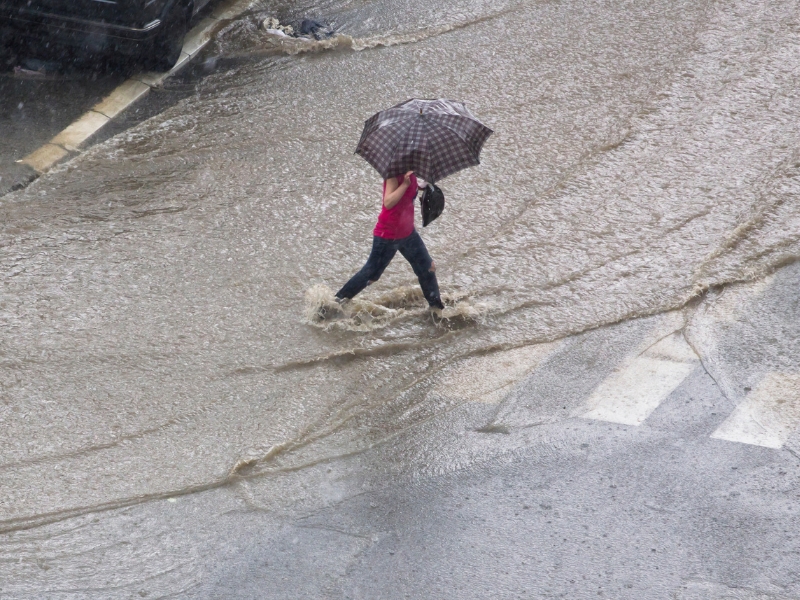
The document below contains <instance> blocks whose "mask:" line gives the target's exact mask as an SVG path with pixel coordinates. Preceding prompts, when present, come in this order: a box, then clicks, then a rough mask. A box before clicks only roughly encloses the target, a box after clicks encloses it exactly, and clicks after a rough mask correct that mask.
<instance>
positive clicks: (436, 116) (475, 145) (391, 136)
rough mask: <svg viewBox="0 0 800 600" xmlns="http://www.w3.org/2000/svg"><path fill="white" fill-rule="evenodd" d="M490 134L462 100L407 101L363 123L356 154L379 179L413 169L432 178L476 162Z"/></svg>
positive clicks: (441, 176) (425, 176)
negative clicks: (379, 175)
mask: <svg viewBox="0 0 800 600" xmlns="http://www.w3.org/2000/svg"><path fill="white" fill-rule="evenodd" d="M491 134H492V130H491V129H489V128H488V127H486V126H485V125H484V124H483V123H481V122H480V121H478V119H476V118H475V116H474V115H473V114H472V113H471V112H470V111H469V110H468V109H467V107H466V106H464V105H463V104H462V103H461V102H454V101H453V100H407V101H406V102H403V103H401V104H398V105H397V106H393V107H392V108H389V109H387V110H382V111H381V112H379V113H377V114H375V115H373V116H372V117H371V118H370V119H368V120H367V122H366V123H364V132H363V133H362V134H361V139H360V140H359V142H358V147H357V148H356V154H360V155H361V156H362V157H363V158H364V160H366V161H367V162H368V163H369V164H371V165H372V166H373V167H375V169H377V171H378V173H380V174H381V177H383V178H384V179H389V178H390V177H398V176H400V175H403V174H405V173H407V172H408V171H414V173H415V174H416V175H417V176H419V177H422V178H423V179H424V180H426V181H430V182H434V181H439V180H441V179H444V178H445V177H447V176H448V175H452V174H453V173H455V172H456V171H460V170H461V169H466V168H467V167H472V166H474V165H477V164H480V160H479V155H480V152H481V147H482V146H483V143H484V142H485V141H486V139H487V138H488V137H489V136H490V135H491Z"/></svg>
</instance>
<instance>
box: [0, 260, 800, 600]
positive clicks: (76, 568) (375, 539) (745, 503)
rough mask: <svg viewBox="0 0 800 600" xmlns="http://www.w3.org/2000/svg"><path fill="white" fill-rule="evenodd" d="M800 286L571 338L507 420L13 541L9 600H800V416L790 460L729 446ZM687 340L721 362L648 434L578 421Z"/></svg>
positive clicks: (487, 414) (507, 411) (698, 376)
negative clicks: (642, 360)
mask: <svg viewBox="0 0 800 600" xmlns="http://www.w3.org/2000/svg"><path fill="white" fill-rule="evenodd" d="M798 284H800V264H795V265H792V266H789V267H786V268H784V269H782V270H780V271H779V272H778V273H777V274H776V276H774V277H772V278H770V279H769V280H768V281H766V282H756V283H755V284H746V285H743V286H734V287H733V288H731V290H726V291H723V292H722V294H716V295H715V294H711V295H709V296H708V297H706V298H705V299H703V300H702V301H701V302H698V303H696V304H695V305H694V306H692V307H687V309H685V310H683V311H680V312H679V313H673V314H667V315H657V316H654V317H648V318H644V319H638V320H633V321H629V322H625V323H620V324H618V325H613V326H609V327H603V328H600V329H597V330H594V331H590V332H586V333H584V334H581V335H578V336H573V337H572V338H569V339H567V340H565V341H564V342H563V343H561V344H560V345H559V346H558V347H557V348H556V349H555V350H554V351H553V353H552V354H551V359H550V360H548V361H544V362H542V363H541V364H540V366H539V367H537V368H535V369H534V370H533V371H532V372H530V373H529V374H528V375H527V376H526V377H524V378H523V379H522V380H521V381H520V382H519V383H518V384H517V385H516V386H515V390H513V391H512V392H511V393H510V394H507V395H506V396H505V399H504V400H502V401H501V402H499V403H497V402H487V401H476V402H468V403H465V404H462V405H461V406H459V407H457V408H456V409H455V410H453V411H451V412H449V413H444V414H439V415H438V416H436V417H434V418H432V419H431V420H429V421H428V422H426V423H424V424H423V425H421V426H418V427H413V428H410V429H408V430H406V431H404V432H402V433H401V434H400V435H399V436H397V437H396V438H394V439H391V440H388V441H387V442H385V443H383V444H380V445H378V446H375V447H374V448H372V449H370V450H368V451H365V452H363V453H357V454H355V455H351V456H345V457H340V458H333V459H330V460H324V461H322V462H320V463H318V464H316V465H312V466H309V467H308V468H306V469H302V470H299V471H290V472H284V473H282V474H279V475H277V476H276V475H274V474H273V475H272V476H269V477H258V476H256V477H252V478H242V479H240V480H238V481H236V482H232V483H231V484H229V485H227V486H224V487H222V488H218V489H213V490H209V491H206V492H201V493H194V494H187V495H182V496H176V497H170V498H162V499H159V500H154V501H149V502H142V503H140V504H137V505H135V506H131V507H127V508H122V509H116V510H111V511H100V512H91V513H89V514H85V515H81V516H77V517H74V518H69V519H63V520H59V521H57V522H55V523H52V524H49V525H44V526H41V527H35V528H32V529H27V530H21V531H16V532H14V533H6V534H3V535H2V536H0V552H2V554H0V569H1V571H0V581H2V583H0V598H4V599H5V598H8V599H12V598H14V599H22V598H26V599H27V598H43V597H47V598H104V599H106V598H108V599H111V598H207V599H214V598H237V599H253V600H256V599H272V598H275V599H289V598H353V599H374V598H387V599H395V598H397V599H400V598H470V599H472V598H475V599H479V598H503V599H505V598H525V599H528V598H567V599H576V600H582V599H589V598H597V597H604V598H617V599H631V600H633V599H637V600H639V599H678V600H723V599H726V600H728V599H738V600H787V599H792V598H800V577H798V570H797V565H798V556H800V502H798V500H800V429H797V427H796V425H797V424H798V416H800V413H798V412H794V413H786V414H785V415H784V416H785V417H786V423H788V424H789V426H790V429H791V431H787V433H786V437H785V441H784V442H783V443H782V444H781V445H780V446H779V447H766V446H764V445H758V444H757V443H742V442H741V441H731V440H724V439H719V437H718V435H717V433H718V432H719V431H721V430H722V429H723V427H724V425H725V423H731V422H732V415H734V414H735V413H736V411H737V409H738V408H741V406H740V405H743V404H744V403H743V402H739V403H738V404H737V403H736V402H735V401H734V400H735V398H734V396H736V395H737V394H742V393H744V392H742V391H741V390H745V389H748V388H747V387H746V386H744V385H743V383H746V382H747V377H748V371H753V370H756V371H759V370H762V371H763V369H764V368H769V367H770V365H769V361H768V360H765V359H764V356H765V354H764V353H765V352H766V354H769V353H770V352H771V351H774V353H776V354H778V355H783V354H785V353H786V350H787V349H788V350H791V349H792V348H793V345H795V344H796V338H794V334H792V333H791V332H792V331H794V330H795V329H796V327H797V325H796V323H797V322H798V321H800V319H798V317H800V314H799V313H798V304H797V302H796V300H795V299H794V298H793V294H792V290H793V289H796V286H797V285H798ZM726 294H727V299H728V302H730V300H731V298H733V300H734V301H735V302H734V304H735V306H736V307H738V308H737V309H736V311H735V312H734V313H731V312H730V306H729V305H726V300H725V298H726ZM743 308H744V309H745V310H744V311H742V310H741V309H743ZM731 322H733V323H734V325H731ZM681 323H682V324H683V325H682V326H681V327H680V329H678V332H677V335H678V336H679V337H680V338H681V339H686V340H689V341H691V342H692V344H693V345H695V344H699V347H700V348H707V349H708V350H709V352H708V354H706V352H705V351H702V350H701V361H700V362H696V363H694V367H693V368H692V369H691V370H689V371H688V372H687V373H686V374H685V375H684V376H683V378H682V380H681V382H680V383H679V385H677V387H675V388H674V389H673V390H672V391H671V392H669V393H668V394H667V395H666V396H665V397H664V398H661V399H660V400H659V402H658V404H657V406H656V407H655V408H654V409H653V410H652V412H650V413H649V414H648V416H647V418H646V419H644V421H643V422H642V423H641V424H639V425H626V424H621V423H615V422H610V421H608V420H603V419H598V418H587V417H585V416H580V413H581V409H580V407H581V406H584V407H585V406H586V396H587V395H588V394H587V391H591V390H592V389H597V387H598V386H596V385H595V382H596V381H602V380H603V379H606V380H608V378H609V374H610V373H613V372H614V369H613V368H612V367H613V365H617V370H619V365H618V358H619V356H618V354H617V353H616V352H617V350H618V349H619V348H622V347H625V346H629V345H630V344H631V343H632V342H634V343H635V341H636V340H640V341H641V340H642V339H644V340H645V345H649V347H651V348H652V346H653V344H651V343H650V341H652V340H651V338H649V337H648V336H649V335H651V334H653V332H655V335H656V337H659V336H663V335H664V334H665V332H669V331H670V330H672V329H673V328H675V327H676V325H678V326H679V325H680V324H681ZM780 330H783V331H785V332H787V333H788V334H789V335H787V338H786V339H784V340H782V341H781V342H780V343H778V345H777V346H773V345H772V342H771V340H772V339H773V338H772V337H771V336H772V335H773V334H774V332H775V331H780ZM758 332H760V333H758ZM761 334H763V335H761ZM760 335H761V338H759V336H760ZM703 339H705V342H704V341H702V340H703ZM733 339H738V340H747V341H748V348H747V349H746V350H745V351H741V352H737V351H736V348H735V344H733V345H731V344H732V340H733ZM759 339H761V342H759ZM646 340H650V341H646ZM709 340H710V342H709ZM720 351H721V354H720ZM630 358H631V357H630V356H629V360H628V364H629V365H635V364H636V357H635V356H634V357H633V360H630ZM693 360H694V359H693ZM628 368H629V369H630V368H635V367H633V366H629V367H628ZM639 375H640V376H641V378H642V379H643V380H645V382H646V380H647V377H648V376H647V373H639ZM734 388H736V389H734ZM737 390H738V391H737ZM649 393H650V392H649V391H648V388H647V386H646V385H645V386H644V387H639V388H638V394H639V396H647V395H648V394H649ZM571 396H572V397H571ZM576 398H577V401H576V400H575V399H576ZM553 402H556V403H557V404H560V403H562V402H564V403H569V404H570V405H571V406H573V407H574V406H577V407H578V409H579V410H577V411H571V415H572V416H563V415H562V416H561V417H560V418H555V417H552V415H551V416H550V417H548V416H547V415H546V414H545V413H546V412H547V410H548V409H547V406H548V405H549V404H552V403H553ZM795 406H797V405H796V404H795ZM737 407H738V408H737ZM556 408H560V407H558V406H557V407H556ZM575 414H578V416H574V415H575ZM526 420H527V422H528V426H527V427H526V426H520V424H521V423H523V422H525V421H526ZM733 421H735V419H733ZM512 422H515V423H516V424H517V426H516V427H513V428H506V427H503V426H501V425H502V424H504V423H512ZM729 429H730V427H729ZM729 433H730V431H729ZM740 435H744V438H742V439H745V438H746V436H747V435H748V434H747V432H746V431H745V432H743V433H742V432H740ZM751 441H752V440H751ZM759 443H761V442H759Z"/></svg>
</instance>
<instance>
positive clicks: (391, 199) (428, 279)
mask: <svg viewBox="0 0 800 600" xmlns="http://www.w3.org/2000/svg"><path fill="white" fill-rule="evenodd" d="M422 183H423V185H425V184H424V182H422ZM419 189H420V188H419V186H418V182H417V178H416V176H415V175H414V173H413V172H412V171H409V172H408V173H406V174H405V175H404V176H402V177H392V178H391V179H387V180H385V181H384V182H383V207H382V209H381V214H380V215H378V223H377V224H376V225H375V229H374V231H373V232H372V235H373V238H372V252H371V253H370V255H369V258H368V259H367V264H365V265H364V266H363V267H362V269H361V270H360V271H359V272H358V273H356V274H355V275H353V277H352V278H351V279H350V281H348V282H347V283H346V284H344V287H342V289H341V290H339V291H338V292H336V298H337V299H339V300H345V299H350V298H352V297H353V296H355V295H356V294H358V293H359V292H360V291H361V290H363V289H364V288H365V287H367V286H368V285H369V284H371V283H374V282H376V281H378V279H380V277H381V275H382V274H383V271H384V270H385V269H386V267H387V266H388V265H389V263H390V262H391V261H392V258H394V255H395V254H396V253H397V251H398V250H399V251H400V254H402V255H403V257H404V258H405V259H406V260H407V261H408V262H409V263H411V268H413V269H414V273H415V274H416V276H417V279H419V285H420V287H421V288H422V293H423V295H424V296H425V300H427V301H428V304H429V305H430V307H431V308H438V309H442V308H444V304H442V299H441V296H440V295H439V282H438V281H437V280H436V265H435V264H434V262H433V260H431V257H430V254H428V249H427V248H425V243H424V242H423V241H422V238H421V237H420V236H419V233H417V230H416V229H414V199H415V198H416V197H417V192H418V191H419Z"/></svg>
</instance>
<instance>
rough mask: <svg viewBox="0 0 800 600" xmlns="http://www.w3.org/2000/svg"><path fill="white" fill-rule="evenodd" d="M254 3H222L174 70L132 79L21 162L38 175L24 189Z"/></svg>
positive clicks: (192, 34)
mask: <svg viewBox="0 0 800 600" xmlns="http://www.w3.org/2000/svg"><path fill="white" fill-rule="evenodd" d="M255 3H256V0H227V1H224V2H221V3H220V4H219V6H217V7H216V8H215V9H214V10H213V11H212V12H211V14H210V15H209V16H207V17H205V18H203V19H202V20H201V21H200V22H199V23H198V24H197V25H195V26H194V27H193V28H192V29H191V30H190V31H189V32H188V33H187V34H186V37H184V39H183V49H182V51H181V56H180V58H179V59H178V62H177V63H176V64H175V66H174V67H172V69H170V70H169V71H166V72H163V73H158V72H144V73H137V74H136V75H133V76H132V77H131V78H130V79H128V80H126V81H124V82H123V83H122V84H120V85H119V86H118V87H117V88H116V89H114V90H113V91H112V92H111V93H110V94H109V95H108V96H106V97H105V98H103V100H101V101H100V102H99V103H98V104H96V105H95V106H93V107H92V108H91V109H89V110H88V111H87V112H85V113H84V114H83V115H81V116H80V117H78V118H77V119H76V120H75V121H73V122H72V123H70V124H69V125H68V126H67V127H65V128H64V129H63V130H61V132H59V133H58V134H57V135H56V136H55V137H54V138H53V139H51V140H50V141H49V142H47V143H46V144H44V145H42V146H40V147H39V148H37V149H36V150H34V151H33V152H31V153H30V154H28V155H27V156H26V157H24V158H22V159H21V160H18V161H17V163H19V164H20V165H24V166H27V167H30V168H32V169H33V170H34V171H35V174H34V175H33V176H32V177H30V178H29V179H28V181H27V182H26V183H25V185H27V184H28V183H30V182H31V181H33V180H34V179H36V178H37V177H39V176H40V175H43V174H44V173H46V172H47V171H49V170H50V169H51V168H53V167H54V166H55V165H56V164H58V163H60V162H62V161H64V160H66V159H67V158H70V157H72V156H74V155H75V154H76V153H78V152H79V151H80V150H81V149H83V148H84V147H85V145H86V142H87V141H88V140H89V138H91V137H92V136H93V135H94V134H96V133H97V132H98V131H100V129H102V128H103V127H104V126H105V125H106V124H107V123H110V122H111V121H112V120H113V119H114V118H115V117H117V116H118V115H120V114H121V113H122V112H123V111H125V110H126V109H127V108H128V107H130V106H131V105H132V104H134V103H135V102H136V101H138V100H139V99H141V98H143V97H144V96H146V95H147V94H148V93H149V92H150V90H152V89H153V88H156V87H159V86H160V85H162V84H163V83H164V81H165V80H166V79H167V78H169V77H171V76H172V75H175V74H176V73H178V72H179V71H180V70H181V69H183V68H184V67H185V66H186V65H187V64H189V62H190V61H191V60H192V59H193V58H194V57H195V56H197V54H198V53H199V52H200V51H201V50H202V49H203V48H204V47H205V46H206V44H208V42H210V41H211V40H212V39H213V37H214V34H215V33H217V32H218V31H219V30H220V29H221V28H222V27H223V26H224V25H225V24H226V23H228V22H230V21H231V20H233V19H235V18H236V17H238V16H239V15H241V14H242V13H243V12H245V11H246V10H248V9H249V8H250V7H252V6H253V5H254V4H255ZM19 187H24V185H22V186H18V187H17V189H19Z"/></svg>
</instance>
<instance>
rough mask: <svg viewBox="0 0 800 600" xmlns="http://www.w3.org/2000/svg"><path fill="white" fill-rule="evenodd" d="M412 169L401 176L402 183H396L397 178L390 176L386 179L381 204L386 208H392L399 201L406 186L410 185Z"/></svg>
mask: <svg viewBox="0 0 800 600" xmlns="http://www.w3.org/2000/svg"><path fill="white" fill-rule="evenodd" d="M412 173H413V171H409V172H408V173H406V174H405V175H404V176H403V183H401V184H400V185H397V178H396V177H392V178H391V179H387V180H386V190H385V191H384V192H383V205H384V206H385V207H386V208H394V206H395V205H396V204H397V203H398V202H400V199H401V198H402V197H403V195H404V194H405V193H406V190H407V189H408V186H409V185H411V175H412Z"/></svg>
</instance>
